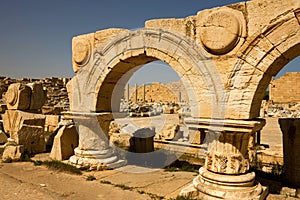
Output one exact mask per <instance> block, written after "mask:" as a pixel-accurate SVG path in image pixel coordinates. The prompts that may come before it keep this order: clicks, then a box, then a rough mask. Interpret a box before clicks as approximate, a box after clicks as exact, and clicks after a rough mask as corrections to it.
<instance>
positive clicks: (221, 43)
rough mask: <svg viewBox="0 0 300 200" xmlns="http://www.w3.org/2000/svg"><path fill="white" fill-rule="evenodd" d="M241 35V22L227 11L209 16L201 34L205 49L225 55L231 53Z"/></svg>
mask: <svg viewBox="0 0 300 200" xmlns="http://www.w3.org/2000/svg"><path fill="white" fill-rule="evenodd" d="M240 34H241V27H240V22H239V20H238V19H237V18H236V17H235V16H234V15H233V14H232V13H229V12H226V11H218V12H214V13H212V14H211V15H209V16H208V17H207V19H206V21H205V22H204V25H203V27H202V29H201V32H200V38H201V42H202V44H203V45H204V46H205V48H206V49H207V50H208V51H209V52H211V53H213V54H225V53H228V52H229V51H231V50H232V49H233V48H234V47H235V45H236V44H237V42H238V41H239V37H240Z"/></svg>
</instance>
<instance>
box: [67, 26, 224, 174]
mask: <svg viewBox="0 0 300 200" xmlns="http://www.w3.org/2000/svg"><path fill="white" fill-rule="evenodd" d="M107 31H109V32H114V31H116V32H118V34H116V36H115V37H111V39H110V40H106V41H104V42H103V41H102V42H99V40H100V38H101V37H100V36H103V35H106V34H107ZM92 46H93V48H91V47H92ZM73 49H74V50H73V51H74V53H73V62H74V63H73V67H74V70H75V71H76V72H77V75H76V76H75V77H74V78H73V79H72V80H71V81H70V83H69V85H68V91H69V94H70V102H71V105H70V108H71V112H70V114H71V115H72V117H73V119H75V120H76V121H77V124H78V132H81V133H82V136H81V137H80V136H79V146H78V147H77V148H76V149H75V155H74V156H73V157H71V158H70V161H71V162H72V163H74V164H76V165H79V166H80V163H85V165H91V164H92V163H98V164H100V165H106V166H109V167H110V166H115V164H114V163H115V162H118V161H117V160H116V159H115V157H114V156H113V159H111V158H112V154H111V153H107V152H110V150H109V149H110V147H109V142H108V137H107V134H108V129H109V122H110V121H111V120H113V119H114V118H115V117H114V114H115V113H117V112H119V108H120V99H121V97H122V95H123V91H124V87H125V85H126V83H127V81H128V80H129V78H130V77H131V76H132V74H133V73H134V72H135V71H136V70H138V69H139V68H140V67H141V66H142V65H144V64H147V63H149V62H153V61H157V60H161V61H163V62H165V63H167V64H168V65H169V66H170V67H172V69H173V70H174V71H175V72H176V73H177V74H178V76H179V77H180V78H181V81H182V83H183V85H184V87H185V88H186V92H187V96H188V98H189V105H190V106H191V111H192V112H191V115H192V116H193V117H197V116H198V117H199V116H200V115H202V116H214V115H219V114H220V113H222V112H220V111H222V109H219V108H220V107H218V102H219V103H220V99H222V98H221V97H222V95H220V94H219V95H217V93H218V92H220V91H222V87H219V88H218V87H217V86H221V81H220V77H219V76H218V73H217V72H216V69H215V66H214V64H213V62H212V60H210V59H208V58H207V57H206V56H205V55H204V53H203V48H201V47H199V45H197V44H196V43H194V41H192V40H190V39H189V38H187V37H185V36H182V35H181V34H178V33H173V32H169V31H165V30H161V29H141V30H137V31H133V32H131V31H127V30H123V29H121V30H120V29H117V30H116V29H113V30H104V31H100V32H99V33H98V32H97V33H95V34H87V35H83V36H79V37H76V38H74V39H73ZM212 74H214V76H212ZM212 105H214V106H212ZM214 111H217V112H215V113H214ZM215 117H217V116H215ZM89 118H90V119H89ZM93 124H96V125H95V126H94V125H93ZM97 124H98V125H97ZM97 126H98V128H97ZM79 135H80V134H79ZM89 149H90V150H93V149H97V151H95V152H94V151H89ZM91 152H92V153H91ZM89 154H92V156H87V155H89ZM98 157H99V159H98ZM111 160H112V161H111ZM107 161H109V162H107ZM110 162H112V163H113V164H112V165H111V164H110ZM97 168H98V167H97Z"/></svg>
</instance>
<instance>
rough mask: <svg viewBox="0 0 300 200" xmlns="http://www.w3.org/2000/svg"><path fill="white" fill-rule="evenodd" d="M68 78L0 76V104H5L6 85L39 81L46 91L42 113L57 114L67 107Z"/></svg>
mask: <svg viewBox="0 0 300 200" xmlns="http://www.w3.org/2000/svg"><path fill="white" fill-rule="evenodd" d="M69 80H70V79H69V78H55V77H51V78H43V79H32V78H22V79H12V78H8V77H0V104H5V98H4V95H5V93H6V91H7V89H8V86H9V85H10V84H13V83H24V84H27V83H32V82H37V83H41V84H42V86H43V89H44V90H45V93H46V102H45V104H44V106H43V107H42V111H43V113H44V114H59V113H60V112H61V111H66V110H68V109H69V99H68V93H67V90H66V84H67V82H68V81H69Z"/></svg>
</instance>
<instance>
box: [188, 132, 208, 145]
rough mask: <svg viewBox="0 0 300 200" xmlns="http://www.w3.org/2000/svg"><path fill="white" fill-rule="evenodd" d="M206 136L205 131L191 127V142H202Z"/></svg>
mask: <svg viewBox="0 0 300 200" xmlns="http://www.w3.org/2000/svg"><path fill="white" fill-rule="evenodd" d="M204 137H205V133H204V131H200V130H198V129H189V143H191V144H202V143H203V140H204Z"/></svg>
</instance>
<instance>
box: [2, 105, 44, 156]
mask: <svg viewBox="0 0 300 200" xmlns="http://www.w3.org/2000/svg"><path fill="white" fill-rule="evenodd" d="M2 119H3V127H4V130H5V132H6V133H8V134H9V135H10V138H11V139H14V140H15V141H16V143H17V144H21V145H24V150H26V151H28V152H30V153H39V152H44V151H45V150H46V143H45V135H44V125H45V116H44V115H41V114H34V113H28V112H23V111H20V110H7V111H6V112H5V113H4V114H3V115H2Z"/></svg>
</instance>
